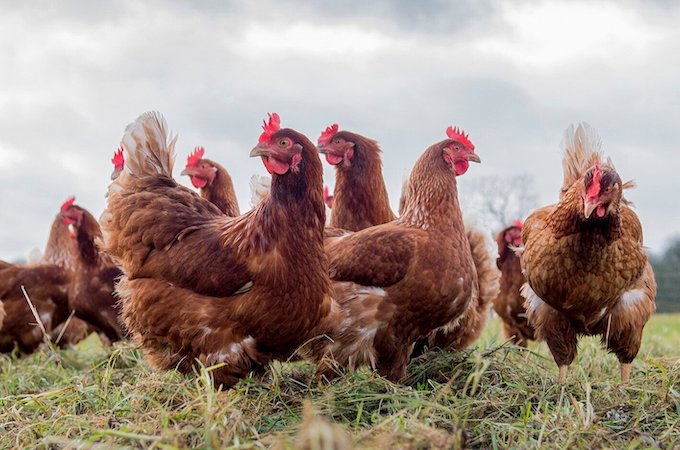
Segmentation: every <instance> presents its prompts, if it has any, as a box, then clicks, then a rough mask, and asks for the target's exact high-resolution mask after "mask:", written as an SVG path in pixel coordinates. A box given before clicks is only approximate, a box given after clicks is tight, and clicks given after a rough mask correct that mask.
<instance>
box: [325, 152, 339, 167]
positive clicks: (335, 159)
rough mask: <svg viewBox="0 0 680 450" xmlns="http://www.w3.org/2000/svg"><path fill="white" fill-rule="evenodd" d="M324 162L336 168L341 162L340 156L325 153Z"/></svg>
mask: <svg viewBox="0 0 680 450" xmlns="http://www.w3.org/2000/svg"><path fill="white" fill-rule="evenodd" d="M326 161H328V164H332V165H334V166H337V165H338V164H340V163H341V162H342V156H338V155H334V154H332V153H326Z"/></svg>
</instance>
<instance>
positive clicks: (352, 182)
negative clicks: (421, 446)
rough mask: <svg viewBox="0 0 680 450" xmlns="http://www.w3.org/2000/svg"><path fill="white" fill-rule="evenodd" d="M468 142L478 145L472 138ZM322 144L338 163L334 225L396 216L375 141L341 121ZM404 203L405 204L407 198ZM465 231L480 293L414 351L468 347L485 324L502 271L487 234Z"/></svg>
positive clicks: (347, 226) (353, 227) (349, 226)
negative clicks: (342, 127)
mask: <svg viewBox="0 0 680 450" xmlns="http://www.w3.org/2000/svg"><path fill="white" fill-rule="evenodd" d="M456 132H458V130H456ZM453 133H454V130H453V129H451V130H450V133H449V134H450V135H451V136H454V134H453ZM468 145H469V146H470V147H471V148H472V149H473V150H474V146H473V145H472V144H471V143H469V141H468ZM318 147H319V152H321V153H325V154H326V160H327V161H328V162H329V163H330V164H333V165H335V167H336V183H335V192H334V196H333V197H331V199H332V201H333V212H332V214H331V223H330V226H331V227H336V228H340V229H344V230H350V231H358V230H362V229H364V228H368V227H371V226H375V225H380V224H383V223H387V222H390V221H392V220H394V219H395V215H394V213H393V212H392V210H391V209H390V205H389V199H388V197H387V189H386V188H385V181H384V179H383V176H382V161H381V159H380V152H381V151H380V148H379V147H378V145H377V143H376V141H374V140H372V139H368V138H366V137H363V136H361V135H359V134H356V133H351V132H349V131H339V127H338V124H333V125H331V126H329V127H327V128H326V130H325V131H324V132H323V133H321V136H320V137H319V140H318ZM461 175H462V173H461ZM336 196H337V199H336V198H335V197H336ZM402 197H405V196H402ZM400 203H402V204H404V203H405V198H403V199H402V201H401V202H400ZM342 235H344V233H342V232H340V231H339V230H327V232H326V236H327V237H337V236H342ZM466 235H467V242H468V243H469V246H470V252H471V253H472V257H473V261H474V264H475V269H476V270H477V275H478V281H479V294H480V295H479V296H478V297H477V302H476V303H475V305H474V306H475V307H474V308H473V307H471V308H469V309H467V310H466V311H465V313H464V315H463V318H462V319H461V318H460V317H456V318H455V319H454V322H453V323H451V324H450V326H449V327H443V328H441V329H439V330H438V331H437V333H434V334H433V335H432V336H430V337H429V339H428V338H423V340H421V341H419V342H418V344H416V351H415V354H419V353H420V352H421V351H422V349H423V348H424V347H425V346H429V347H430V348H432V347H440V348H449V347H451V348H454V349H462V348H465V347H467V346H469V345H470V344H471V343H472V342H474V341H475V340H476V339H477V338H478V337H479V335H480V334H481V332H482V330H483V329H484V325H485V324H486V319H487V317H488V311H489V307H490V305H491V301H492V300H493V298H494V297H495V296H496V295H497V292H498V271H497V270H496V269H495V268H494V266H493V263H492V261H491V256H490V255H489V252H488V251H487V249H486V238H485V237H484V234H483V233H482V232H480V231H478V230H476V229H474V228H472V227H466Z"/></svg>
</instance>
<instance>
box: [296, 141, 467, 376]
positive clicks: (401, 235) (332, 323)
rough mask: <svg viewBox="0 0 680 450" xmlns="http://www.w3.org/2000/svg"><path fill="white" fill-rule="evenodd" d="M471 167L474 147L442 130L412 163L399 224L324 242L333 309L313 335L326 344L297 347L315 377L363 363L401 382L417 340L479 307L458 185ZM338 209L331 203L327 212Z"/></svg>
mask: <svg viewBox="0 0 680 450" xmlns="http://www.w3.org/2000/svg"><path fill="white" fill-rule="evenodd" d="M469 161H475V162H479V161H480V159H479V157H478V156H477V155H476V154H475V153H474V152H473V150H472V144H471V143H470V142H469V140H468V139H467V137H466V136H465V135H464V134H463V133H460V132H456V133H449V138H448V139H446V140H443V141H441V142H438V143H436V144H433V145H432V146H430V147H429V148H428V149H427V150H425V152H424V154H423V155H422V156H421V157H420V158H419V159H418V161H417V162H416V165H415V167H414V169H413V172H412V174H411V180H410V185H409V199H408V201H407V206H406V209H405V211H404V214H403V215H402V216H401V217H400V218H399V219H396V220H394V221H392V222H388V223H385V224H382V225H377V226H374V227H370V228H366V229H364V230H361V231H357V232H355V233H352V234H349V235H344V236H342V237H339V238H335V239H332V238H329V239H327V243H326V253H327V255H328V258H329V264H330V274H331V278H332V280H333V290H332V295H333V307H332V309H331V314H330V315H329V316H328V317H327V318H326V319H324V320H323V321H322V322H321V324H320V327H319V332H318V334H319V335H325V336H328V338H329V339H321V338H319V339H315V340H313V341H311V342H309V343H308V344H307V345H305V346H304V347H302V348H301V349H300V354H301V355H302V356H303V357H306V358H308V359H310V360H312V361H314V362H316V363H317V364H319V367H318V373H319V375H320V376H331V375H332V373H333V371H334V367H333V361H334V362H335V363H336V364H337V365H339V366H341V367H350V368H353V367H356V366H359V365H363V364H369V365H371V366H372V367H373V368H375V369H376V370H377V371H378V373H379V374H381V375H383V376H385V377H387V378H388V379H390V380H392V381H399V380H400V379H401V378H402V377H403V376H404V374H405V371H406V364H407V363H408V361H409V357H410V355H411V350H412V348H413V344H414V342H415V341H416V339H418V338H419V337H421V336H425V335H427V334H428V333H429V332H430V331H432V330H433V329H436V328H438V327H441V326H444V325H446V324H447V323H448V322H451V321H453V320H454V319H455V318H459V317H461V315H462V314H463V312H464V311H465V310H466V309H467V308H468V307H469V305H470V304H471V303H474V302H476V301H477V296H478V286H477V283H478V280H477V272H476V270H475V267H474V263H473V261H472V255H471V253H470V246H469V244H468V242H467V238H466V236H465V230H464V226H463V221H462V218H461V212H460V207H459V204H458V195H457V188H456V176H457V175H462V174H463V173H465V172H466V171H467V169H468V165H469ZM336 192H337V193H338V194H339V192H338V191H336ZM340 192H342V191H340ZM338 194H336V195H338ZM340 195H341V194H340ZM340 205H341V202H340V196H338V198H337V199H336V203H335V205H334V207H335V208H337V207H339V206H340Z"/></svg>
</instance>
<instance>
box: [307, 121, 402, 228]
mask: <svg viewBox="0 0 680 450" xmlns="http://www.w3.org/2000/svg"><path fill="white" fill-rule="evenodd" d="M318 147H319V152H320V153H325V155H326V161H328V163H329V164H332V165H334V166H335V168H336V172H335V173H336V176H335V191H334V192H333V197H332V198H333V209H332V212H331V220H330V226H331V227H333V228H342V229H343V230H349V231H359V230H363V229H364V228H368V227H371V226H373V225H379V224H382V223H387V222H390V221H392V220H394V219H395V215H394V213H393V212H392V210H391V209H390V205H389V199H388V197H387V188H386V187H385V181H384V180H383V176H382V161H381V160H380V152H381V150H380V147H378V143H377V142H376V141H374V140H372V139H368V138H366V137H364V136H361V135H359V134H356V133H351V132H349V131H338V124H333V125H331V126H330V127H328V128H326V131H324V132H323V133H321V136H320V137H319V140H318Z"/></svg>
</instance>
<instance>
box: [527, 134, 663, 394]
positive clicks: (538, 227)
mask: <svg viewBox="0 0 680 450" xmlns="http://www.w3.org/2000/svg"><path fill="white" fill-rule="evenodd" d="M566 137H567V141H566V142H567V146H566V149H565V150H566V151H565V160H564V164H563V165H564V168H565V185H564V187H563V189H562V194H561V197H560V202H559V203H557V204H556V205H552V206H549V207H544V208H541V209H540V210H538V211H537V212H536V213H534V214H532V215H531V216H530V217H529V218H528V219H527V221H526V222H525V225H524V228H523V233H522V237H523V240H524V251H523V253H522V256H521V260H522V267H523V269H524V271H525V275H526V278H527V282H528V284H527V285H525V288H524V289H523V294H524V295H525V297H526V298H527V312H528V316H529V322H530V323H531V324H532V325H534V327H535V328H536V335H537V337H538V338H541V339H545V340H546V341H547V343H548V346H549V348H550V350H551V352H552V354H553V357H554V359H555V362H556V363H557V364H558V366H560V379H563V378H564V376H565V375H566V368H567V367H568V366H569V365H570V364H571V362H572V361H573V359H574V357H575V355H576V344H577V336H578V335H600V336H601V337H602V340H603V342H604V343H605V345H606V346H607V348H608V349H609V350H611V351H612V352H614V353H615V354H616V355H617V357H618V359H619V361H620V363H621V375H622V381H623V382H626V381H628V380H627V379H628V376H629V373H630V363H631V361H632V360H633V359H634V357H635V355H636V354H637V352H638V350H639V348H640V341H641V338H642V329H643V327H644V325H645V323H646V322H647V320H648V319H649V317H650V316H651V314H652V313H653V311H654V309H655V301H654V298H655V295H656V283H655V281H654V274H653V272H652V269H651V266H650V265H649V262H648V261H647V255H646V252H645V250H644V248H643V246H642V227H641V225H640V221H639V220H638V218H637V216H636V214H635V213H634V212H633V210H632V209H630V208H629V207H628V206H626V204H625V199H623V192H622V191H623V189H624V187H626V186H627V184H623V183H622V182H621V178H620V177H619V175H618V173H617V172H616V170H615V169H614V167H613V165H612V164H611V161H604V160H603V158H602V155H601V154H600V152H599V139H598V138H597V137H596V135H595V133H594V131H593V130H592V129H590V128H589V127H588V126H587V125H581V126H579V127H578V128H577V129H576V130H574V129H570V130H567V134H566ZM595 164H597V165H598V166H599V169H598V171H601V173H600V184H601V186H600V189H599V190H598V193H597V194H594V190H593V189H589V187H590V185H591V183H592V180H593V173H594V172H595V168H594V165H595ZM586 191H588V195H587V194H586ZM590 193H593V194H592V195H589V194H590Z"/></svg>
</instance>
